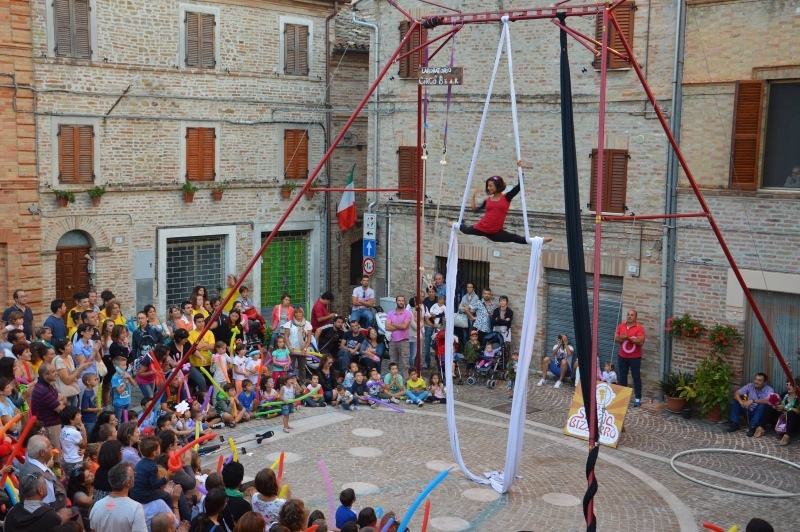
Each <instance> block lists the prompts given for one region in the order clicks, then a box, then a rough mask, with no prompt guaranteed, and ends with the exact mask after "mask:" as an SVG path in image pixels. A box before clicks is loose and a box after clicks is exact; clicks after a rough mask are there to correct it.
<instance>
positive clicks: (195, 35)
mask: <svg viewBox="0 0 800 532" xmlns="http://www.w3.org/2000/svg"><path fill="white" fill-rule="evenodd" d="M185 60H186V66H187V67H199V66H200V14H199V13H192V12H190V11H187V12H186V58H185Z"/></svg>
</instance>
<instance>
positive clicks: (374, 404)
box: [369, 403, 378, 408]
mask: <svg viewBox="0 0 800 532" xmlns="http://www.w3.org/2000/svg"><path fill="white" fill-rule="evenodd" d="M369 407H370V408H378V403H370V405H369Z"/></svg>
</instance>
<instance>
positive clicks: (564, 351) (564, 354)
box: [553, 344, 575, 361]
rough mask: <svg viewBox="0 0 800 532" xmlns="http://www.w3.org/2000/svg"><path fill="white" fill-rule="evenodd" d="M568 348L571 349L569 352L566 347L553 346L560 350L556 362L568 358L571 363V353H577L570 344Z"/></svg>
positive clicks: (557, 352)
mask: <svg viewBox="0 0 800 532" xmlns="http://www.w3.org/2000/svg"><path fill="white" fill-rule="evenodd" d="M567 347H569V350H567V349H566V348H564V347H559V345H558V344H556V345H554V346H553V349H557V350H558V351H556V360H561V359H562V358H566V359H567V360H568V361H569V357H571V356H572V355H570V353H574V352H575V351H573V348H572V346H571V345H570V344H567Z"/></svg>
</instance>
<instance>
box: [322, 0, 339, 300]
mask: <svg viewBox="0 0 800 532" xmlns="http://www.w3.org/2000/svg"><path fill="white" fill-rule="evenodd" d="M338 13H339V2H338V1H335V2H334V3H333V13H331V14H330V15H328V17H326V18H325V111H326V112H325V129H326V130H327V131H331V26H330V25H331V20H333V19H334V17H335V16H336V15H337V14H338ZM328 148H330V146H329V140H328V136H327V135H325V151H326V152H327V151H328ZM325 173H326V174H327V176H328V186H330V183H331V160H330V159H328V160H327V161H326V162H325ZM330 201H331V193H330V192H325V194H324V196H323V202H322V204H323V205H324V206H325V207H324V208H325V215H324V216H323V218H322V219H323V220H324V221H325V222H324V223H325V227H323V233H324V234H325V252H326V253H325V256H326V257H327V256H330V253H329V252H330V250H331V206H330ZM330 280H331V261H330V260H326V261H325V279H324V280H323V283H322V286H324V287H325V290H328V289H330Z"/></svg>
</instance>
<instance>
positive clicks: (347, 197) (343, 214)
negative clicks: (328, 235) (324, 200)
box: [336, 164, 358, 231]
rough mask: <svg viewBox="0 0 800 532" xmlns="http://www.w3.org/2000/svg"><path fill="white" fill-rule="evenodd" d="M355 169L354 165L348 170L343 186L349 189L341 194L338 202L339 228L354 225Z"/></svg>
mask: <svg viewBox="0 0 800 532" xmlns="http://www.w3.org/2000/svg"><path fill="white" fill-rule="evenodd" d="M355 170H356V165H355V164H354V165H353V168H352V169H351V170H350V177H348V178H347V185H345V188H348V189H350V190H347V191H345V193H344V194H342V201H340V202H339V209H338V210H337V211H336V216H337V217H338V218H339V230H340V231H347V230H348V229H350V228H351V227H353V226H354V225H356V218H357V217H358V216H357V215H356V193H355V192H353V189H354V188H355V186H354V185H353V173H354V172H355Z"/></svg>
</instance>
